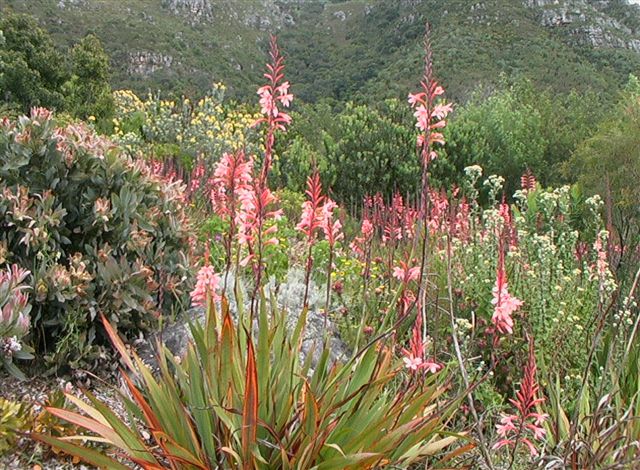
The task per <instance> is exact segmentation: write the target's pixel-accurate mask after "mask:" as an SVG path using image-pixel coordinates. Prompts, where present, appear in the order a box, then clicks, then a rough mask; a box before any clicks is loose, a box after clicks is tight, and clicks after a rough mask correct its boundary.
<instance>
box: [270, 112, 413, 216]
mask: <svg viewBox="0 0 640 470" xmlns="http://www.w3.org/2000/svg"><path fill="white" fill-rule="evenodd" d="M409 118H410V109H409V107H408V106H405V105H404V103H402V102H400V101H398V100H388V101H386V102H384V103H383V104H381V105H380V106H379V107H378V108H373V107H370V106H366V105H357V104H354V103H347V104H346V106H345V108H344V109H343V110H342V111H340V112H337V115H336V114H333V115H332V113H331V109H330V108H329V106H328V105H327V104H320V105H318V106H317V107H314V106H306V107H304V108H303V109H302V111H301V113H300V114H299V115H296V116H294V123H293V125H292V127H291V129H290V131H289V134H288V135H289V137H288V139H289V142H290V143H289V144H288V146H287V147H286V148H285V149H284V150H282V151H281V156H280V161H279V163H278V166H277V169H276V172H277V173H278V175H279V176H280V179H279V180H278V183H280V184H281V185H283V186H286V187H289V188H292V189H296V190H298V191H302V190H303V189H304V185H305V182H306V175H308V174H309V170H310V169H311V168H313V167H314V166H315V167H317V168H318V170H319V171H320V177H321V179H322V181H323V185H325V186H326V187H330V188H332V196H334V197H335V198H336V199H337V200H338V201H341V202H343V203H345V204H347V205H352V206H353V205H359V204H360V203H361V202H362V199H363V197H364V196H365V195H366V194H375V193H376V192H380V193H382V194H383V195H384V196H385V197H390V196H391V195H392V194H393V192H394V191H396V190H400V189H401V190H403V191H410V192H413V191H414V190H415V188H417V186H418V182H419V181H420V169H419V161H418V157H417V155H416V151H415V135H414V132H413V131H412V125H411V124H410V119H409Z"/></svg>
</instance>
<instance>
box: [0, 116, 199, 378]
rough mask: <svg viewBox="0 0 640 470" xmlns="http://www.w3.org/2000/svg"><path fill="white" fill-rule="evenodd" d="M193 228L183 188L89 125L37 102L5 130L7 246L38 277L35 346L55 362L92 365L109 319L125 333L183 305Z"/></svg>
mask: <svg viewBox="0 0 640 470" xmlns="http://www.w3.org/2000/svg"><path fill="white" fill-rule="evenodd" d="M186 229H187V225H186V218H185V215H184V211H183V207H182V202H181V195H180V194H179V187H178V186H177V185H169V184H167V183H165V182H163V181H161V180H159V179H158V178H156V177H153V176H152V175H151V174H150V172H149V171H148V170H147V168H146V167H145V166H143V165H142V164H141V163H136V164H134V163H133V162H132V161H130V160H128V159H127V158H125V157H123V155H122V154H121V152H120V151H119V149H118V148H117V147H116V146H114V145H113V144H111V143H110V142H109V141H107V140H104V139H102V138H100V137H98V136H97V135H96V134H95V133H93V131H91V130H89V129H88V128H86V127H85V126H83V125H78V124H70V125H67V126H65V127H58V128H57V127H56V125H55V122H54V120H53V119H52V116H51V113H49V112H48V111H46V110H43V109H35V110H33V112H32V117H31V118H28V117H26V116H23V117H21V118H19V120H18V121H17V122H13V121H9V120H7V119H5V120H4V121H3V122H2V126H1V128H0V244H2V246H4V247H5V251H6V256H5V257H4V258H5V259H4V260H2V261H1V262H0V263H15V264H17V265H19V266H22V267H23V268H25V269H28V270H29V271H31V273H32V277H31V280H32V288H33V309H32V311H31V318H32V331H33V336H34V337H33V343H34V345H35V346H36V350H37V351H38V352H40V353H45V358H46V360H47V361H48V362H49V364H50V365H52V366H58V365H61V364H69V365H70V366H71V367H78V366H80V365H83V366H86V365H88V364H89V363H90V361H92V360H94V359H96V358H97V357H99V356H100V354H99V353H100V347H101V346H103V345H104V344H105V339H106V338H105V336H104V332H103V330H102V327H101V326H100V325H99V324H98V323H97V322H95V319H96V317H97V316H98V314H99V313H103V314H105V315H106V316H107V317H108V318H110V319H111V321H113V322H114V323H117V324H118V325H119V328H120V329H121V331H123V332H125V333H129V334H131V333H137V332H138V331H141V330H142V331H144V330H146V329H148V328H149V327H150V326H151V325H152V324H153V322H154V319H155V318H156V317H158V316H159V315H160V314H163V313H171V312H173V311H175V310H176V309H178V308H180V307H181V306H182V299H183V296H184V294H185V291H186V290H188V287H189V286H188V283H189V276H188V268H189V264H188V260H187V256H186V254H185V253H184V251H183V249H184V248H185V247H186V246H187V236H188V234H187V231H186Z"/></svg>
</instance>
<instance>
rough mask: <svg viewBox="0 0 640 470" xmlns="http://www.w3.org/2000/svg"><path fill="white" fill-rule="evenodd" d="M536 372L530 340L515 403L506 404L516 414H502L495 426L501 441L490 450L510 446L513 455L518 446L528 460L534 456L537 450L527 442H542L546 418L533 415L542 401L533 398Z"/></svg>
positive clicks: (535, 388) (534, 396)
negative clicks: (522, 448) (528, 457)
mask: <svg viewBox="0 0 640 470" xmlns="http://www.w3.org/2000/svg"><path fill="white" fill-rule="evenodd" d="M536 370H537V367H536V359H535V351H534V348H533V339H529V358H528V361H527V365H526V366H525V369H524V374H523V375H524V377H523V378H522V383H521V384H520V389H519V390H518V391H517V392H516V399H515V400H513V399H512V400H509V401H510V402H511V403H512V404H513V406H514V407H515V409H516V410H517V414H503V415H502V418H501V419H500V423H499V424H496V430H497V433H498V436H500V437H501V438H502V439H500V440H499V441H498V442H496V443H495V444H494V446H493V448H494V449H499V448H501V447H504V446H510V447H514V449H513V452H514V453H515V451H516V450H517V449H516V447H517V445H518V443H519V442H522V443H524V444H525V445H526V446H527V448H528V450H529V453H530V454H531V455H532V456H535V455H538V450H537V449H536V446H535V445H534V443H533V442H532V441H531V440H532V439H533V440H536V441H540V440H541V439H542V438H544V436H545V434H546V431H545V429H544V428H543V427H542V426H541V425H542V424H543V423H544V421H546V419H547V418H548V415H546V414H542V413H538V412H537V411H536V407H537V406H538V405H539V404H540V403H542V402H543V401H544V398H538V397H537V393H538V390H539V386H538V384H537V382H536Z"/></svg>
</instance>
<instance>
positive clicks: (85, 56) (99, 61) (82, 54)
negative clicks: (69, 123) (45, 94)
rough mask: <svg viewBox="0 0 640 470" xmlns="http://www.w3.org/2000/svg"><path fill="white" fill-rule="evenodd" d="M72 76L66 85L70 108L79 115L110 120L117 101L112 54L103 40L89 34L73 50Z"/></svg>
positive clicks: (83, 117)
mask: <svg viewBox="0 0 640 470" xmlns="http://www.w3.org/2000/svg"><path fill="white" fill-rule="evenodd" d="M71 63H72V66H71V73H72V76H71V79H70V80H69V81H68V82H67V83H66V84H65V92H66V93H65V94H66V95H67V108H68V110H69V111H70V112H71V113H72V114H73V115H74V116H76V117H78V118H80V119H88V118H89V117H90V116H94V118H96V119H98V120H99V121H103V122H104V121H108V120H109V119H110V118H111V117H112V116H113V111H114V103H113V97H112V95H111V86H110V85H109V57H108V56H107V54H106V53H105V51H104V48H103V47H102V43H101V42H100V39H98V38H97V37H96V36H94V35H93V34H89V35H88V36H86V37H85V38H83V39H82V40H81V41H80V42H79V43H78V44H76V45H75V46H74V47H73V49H72V50H71Z"/></svg>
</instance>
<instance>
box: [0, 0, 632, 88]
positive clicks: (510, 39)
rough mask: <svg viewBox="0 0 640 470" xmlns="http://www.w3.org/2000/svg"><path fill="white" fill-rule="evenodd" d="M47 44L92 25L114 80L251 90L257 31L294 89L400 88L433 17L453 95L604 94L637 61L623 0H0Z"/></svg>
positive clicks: (256, 75)
mask: <svg viewBox="0 0 640 470" xmlns="http://www.w3.org/2000/svg"><path fill="white" fill-rule="evenodd" d="M7 7H8V8H12V9H14V10H15V11H19V12H26V13H30V14H33V15H35V16H36V17H38V18H39V20H40V22H41V23H42V24H43V26H45V27H46V28H47V29H48V30H49V31H50V32H51V33H52V34H53V35H54V37H55V39H56V40H57V41H58V43H59V44H61V45H68V44H69V43H72V42H74V41H76V40H77V39H78V38H80V37H82V36H83V35H85V34H87V33H89V32H93V33H95V34H97V35H98V36H99V37H100V38H101V39H102V40H103V42H104V44H105V48H106V49H107V51H108V52H109V54H110V55H111V57H112V63H113V69H114V77H113V81H114V86H116V87H128V88H133V89H135V90H136V91H138V92H144V91H145V90H147V89H149V88H151V89H157V88H161V89H163V90H173V91H176V92H180V93H190V94H193V93H197V92H199V91H201V90H203V89H205V88H207V87H208V86H209V85H210V83H211V82H212V81H219V80H220V81H224V82H226V83H227V84H228V85H229V86H230V88H231V90H232V94H235V95H236V96H239V97H246V96H248V95H251V94H253V89H254V87H255V84H256V83H259V80H260V70H261V67H262V66H261V64H262V62H263V61H264V47H265V45H266V38H267V36H268V34H269V32H276V33H277V34H278V35H279V36H280V42H281V46H282V48H283V49H284V50H285V53H286V56H287V59H288V60H287V62H288V70H287V74H288V77H289V78H290V80H291V82H292V83H293V84H294V85H295V89H294V91H296V92H297V94H298V95H299V96H300V97H302V98H303V99H306V100H316V99H318V98H320V97H327V96H329V97H334V98H337V99H339V100H345V99H350V98H353V97H356V96H360V97H364V98H367V97H368V96H372V95H373V94H375V96H376V98H381V97H384V96H400V95H404V94H406V90H407V88H408V87H411V86H413V85H414V84H415V82H416V80H417V77H418V76H419V73H420V68H421V54H422V52H421V41H422V33H423V29H424V23H425V22H426V21H429V22H431V23H432V24H433V44H434V50H435V62H436V68H437V73H438V76H439V77H440V78H441V79H442V81H443V82H444V83H445V85H446V86H447V87H448V91H449V92H450V95H451V96H452V97H453V98H455V99H463V98H464V97H465V96H467V95H468V93H469V91H470V90H472V89H474V88H475V87H476V86H477V85H478V84H479V83H482V84H485V85H489V86H490V85H491V84H493V83H496V82H497V81H499V80H500V76H501V74H506V75H507V76H525V77H529V78H531V79H532V80H533V81H534V82H536V83H538V84H540V85H543V86H550V87H552V88H553V89H555V90H557V91H560V92H563V91H567V90H570V89H578V90H580V89H582V90H584V89H598V90H604V91H613V90H615V89H617V87H618V86H619V85H620V84H621V83H623V82H624V81H626V77H627V75H628V74H629V73H630V72H636V73H637V72H638V71H639V70H640V7H638V6H634V5H629V4H628V3H627V2H625V1H623V0H609V1H605V0H602V1H584V0H567V1H558V0H484V1H477V2H469V1H466V0H396V1H380V0H371V1H363V0H348V1H340V0H338V1H336V0H333V1H328V0H323V1H310V0H308V1H304V0H255V1H250V0H248V1H234V0H118V1H116V0H0V8H7Z"/></svg>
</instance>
